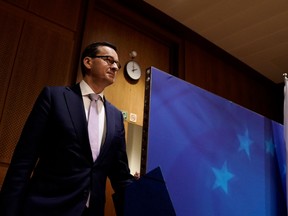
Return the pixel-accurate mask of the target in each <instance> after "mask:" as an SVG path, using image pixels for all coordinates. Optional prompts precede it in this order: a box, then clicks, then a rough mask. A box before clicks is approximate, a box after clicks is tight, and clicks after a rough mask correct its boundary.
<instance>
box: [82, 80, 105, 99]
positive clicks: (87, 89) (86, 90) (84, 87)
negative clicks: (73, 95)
mask: <svg viewBox="0 0 288 216" xmlns="http://www.w3.org/2000/svg"><path fill="white" fill-rule="evenodd" d="M80 89H81V93H82V96H88V95H89V94H95V92H94V91H93V90H92V88H91V87H90V86H89V85H88V84H87V83H86V82H85V81H84V80H82V81H81V82H80ZM98 95H99V96H100V97H101V99H102V101H104V100H103V97H104V93H103V91H102V92H100V93H99V94H98Z"/></svg>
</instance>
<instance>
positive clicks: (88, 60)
mask: <svg viewBox="0 0 288 216" xmlns="http://www.w3.org/2000/svg"><path fill="white" fill-rule="evenodd" d="M91 60H92V59H91V58H90V57H88V56H87V57H85V58H84V59H83V64H84V65H85V67H86V68H88V69H91V63H92V62H91Z"/></svg>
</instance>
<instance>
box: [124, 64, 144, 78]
mask: <svg viewBox="0 0 288 216" xmlns="http://www.w3.org/2000/svg"><path fill="white" fill-rule="evenodd" d="M126 73H127V75H128V76H129V77H130V78H131V79H133V80H138V79H140V77H141V68H140V66H139V64H138V63H137V62H135V61H129V62H128V63H127V64H126Z"/></svg>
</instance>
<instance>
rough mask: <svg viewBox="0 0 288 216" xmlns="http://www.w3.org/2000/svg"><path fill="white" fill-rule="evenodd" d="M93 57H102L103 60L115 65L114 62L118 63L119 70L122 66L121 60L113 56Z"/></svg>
mask: <svg viewBox="0 0 288 216" xmlns="http://www.w3.org/2000/svg"><path fill="white" fill-rule="evenodd" d="M91 58H100V59H102V60H103V61H105V62H107V63H108V64H109V65H113V64H114V63H116V65H117V67H118V70H120V68H121V64H120V62H119V61H115V60H114V58H113V57H112V56H93V57H91Z"/></svg>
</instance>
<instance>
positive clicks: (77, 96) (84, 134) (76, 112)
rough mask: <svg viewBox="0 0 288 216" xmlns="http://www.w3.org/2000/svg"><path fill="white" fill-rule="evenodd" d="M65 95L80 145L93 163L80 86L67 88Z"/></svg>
mask: <svg viewBox="0 0 288 216" xmlns="http://www.w3.org/2000/svg"><path fill="white" fill-rule="evenodd" d="M67 90H68V91H66V92H65V93H64V97H65V100H66V103H67V107H68V110H69V113H70V117H71V119H72V122H73V125H74V128H75V130H76V133H77V136H78V138H79V142H80V143H79V145H80V146H83V149H84V151H85V153H86V155H87V157H88V158H89V161H91V162H93V158H92V153H91V148H90V145H89V137H88V130H87V120H86V116H85V110H84V104H83V99H82V94H81V90H80V85H79V84H77V85H75V86H73V87H71V88H68V87H67Z"/></svg>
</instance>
